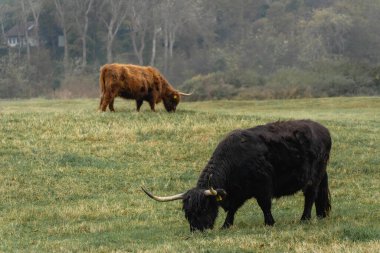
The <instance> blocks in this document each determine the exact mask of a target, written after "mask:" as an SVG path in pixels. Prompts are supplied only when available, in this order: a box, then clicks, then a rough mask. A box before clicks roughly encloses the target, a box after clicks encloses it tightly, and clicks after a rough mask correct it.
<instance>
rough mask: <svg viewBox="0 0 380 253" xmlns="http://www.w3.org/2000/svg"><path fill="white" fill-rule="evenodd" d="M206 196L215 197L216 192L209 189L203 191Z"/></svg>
mask: <svg viewBox="0 0 380 253" xmlns="http://www.w3.org/2000/svg"><path fill="white" fill-rule="evenodd" d="M203 193H204V194H205V195H206V196H216V195H218V192H217V191H215V190H214V188H212V187H211V188H210V189H209V190H205V191H204V192H203Z"/></svg>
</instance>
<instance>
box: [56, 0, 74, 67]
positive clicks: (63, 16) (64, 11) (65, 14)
mask: <svg viewBox="0 0 380 253" xmlns="http://www.w3.org/2000/svg"><path fill="white" fill-rule="evenodd" d="M54 3H55V7H56V9H57V16H58V20H59V24H60V27H61V29H62V32H63V43H64V46H63V47H64V49H63V50H64V53H63V66H64V70H65V73H67V71H68V67H69V47H68V39H67V36H68V32H69V30H70V29H71V24H70V22H69V15H70V11H71V10H70V7H71V4H72V0H54Z"/></svg>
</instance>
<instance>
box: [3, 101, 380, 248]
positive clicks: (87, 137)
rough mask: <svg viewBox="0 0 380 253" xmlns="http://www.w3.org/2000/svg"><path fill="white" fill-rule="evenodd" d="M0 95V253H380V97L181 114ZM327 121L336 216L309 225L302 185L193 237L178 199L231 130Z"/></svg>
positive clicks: (188, 107) (205, 108)
mask: <svg viewBox="0 0 380 253" xmlns="http://www.w3.org/2000/svg"><path fill="white" fill-rule="evenodd" d="M97 106H98V100H91V99H88V100H43V99H36V100H12V101H7V100H0V169H1V173H0V252H18V251H25V252H82V251H86V252H129V251H131V252H142V251H143V252H380V171H379V170H380V154H379V152H380V98H379V97H366V98H326V99H300V100H272V101H211V102H196V103H181V104H180V105H179V107H178V110H177V112H176V113H175V114H168V113H166V112H165V111H164V110H163V106H162V105H158V108H159V111H158V112H157V113H152V112H150V111H149V110H148V108H149V106H148V105H147V104H144V105H143V107H142V112H140V113H137V112H135V105H134V103H133V102H131V101H128V102H126V101H123V100H117V101H116V102H115V108H116V113H110V112H107V113H99V112H97V110H96V109H97ZM303 118H308V119H313V120H317V121H319V122H321V123H322V124H324V125H325V126H327V127H328V128H329V129H330V132H331V134H332V138H333V149H332V154H331V159H330V164H329V166H328V171H329V173H330V191H331V194H332V213H331V216H330V217H329V218H327V219H325V220H321V221H320V220H317V219H316V218H315V212H314V210H313V218H312V220H311V221H310V223H306V224H304V223H300V222H299V219H300V216H301V213H302V208H303V196H302V194H301V193H298V194H296V195H295V196H292V197H286V198H282V199H278V200H276V201H274V204H273V216H274V218H275V220H276V224H275V226H274V227H266V226H264V219H263V215H262V213H261V210H260V209H259V207H258V205H257V203H256V201H255V200H250V201H248V202H247V203H246V204H245V205H244V206H243V207H242V208H241V209H240V210H239V211H238V213H237V215H236V220H235V225H234V226H233V227H232V228H231V229H228V230H220V229H219V227H220V226H221V225H222V223H223V221H224V217H225V214H224V212H223V211H222V210H221V211H220V214H219V217H218V219H217V224H216V228H215V229H214V230H212V231H208V232H205V233H194V234H192V233H190V232H189V227H188V224H187V222H186V220H185V218H184V215H183V213H182V210H181V207H182V206H181V203H180V201H178V202H169V203H158V202H155V201H153V200H151V199H149V198H148V197H146V196H145V195H144V193H143V192H142V191H141V190H140V186H142V185H145V186H147V187H148V188H149V189H150V190H152V191H153V192H154V193H156V194H158V195H168V194H174V193H179V192H183V191H185V190H187V189H189V188H190V187H193V186H195V184H196V180H197V178H198V176H199V174H200V171H201V170H202V169H203V167H204V166H205V164H206V163H207V161H208V159H209V157H210V156H211V153H212V152H213V150H214V149H215V147H216V145H217V143H218V142H219V141H220V140H221V139H222V138H223V137H224V136H225V135H226V134H227V133H228V132H229V131H231V130H233V129H236V128H247V127H252V126H255V125H258V124H263V123H266V122H270V121H276V120H284V119H303Z"/></svg>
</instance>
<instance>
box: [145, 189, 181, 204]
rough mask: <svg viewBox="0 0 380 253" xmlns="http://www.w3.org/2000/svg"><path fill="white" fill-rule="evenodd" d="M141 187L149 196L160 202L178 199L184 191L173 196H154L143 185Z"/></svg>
mask: <svg viewBox="0 0 380 253" xmlns="http://www.w3.org/2000/svg"><path fill="white" fill-rule="evenodd" d="M141 189H142V190H143V191H144V192H145V193H146V195H148V196H149V197H150V198H152V199H154V200H157V201H160V202H166V201H173V200H178V199H183V198H184V196H185V193H180V194H176V195H173V196H167V197H158V196H154V195H153V194H152V193H150V192H148V191H147V190H146V189H145V188H144V187H141Z"/></svg>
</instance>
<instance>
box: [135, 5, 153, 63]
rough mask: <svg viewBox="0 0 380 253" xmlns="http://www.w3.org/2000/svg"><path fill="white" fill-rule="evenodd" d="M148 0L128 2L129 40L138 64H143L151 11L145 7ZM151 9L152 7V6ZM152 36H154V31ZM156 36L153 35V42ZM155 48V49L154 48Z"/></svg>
mask: <svg viewBox="0 0 380 253" xmlns="http://www.w3.org/2000/svg"><path fill="white" fill-rule="evenodd" d="M148 3H149V0H148V1H146V0H133V1H131V4H130V8H131V11H130V13H131V14H130V15H129V20H130V23H131V32H130V34H131V40H132V46H133V52H134V54H135V55H136V57H137V60H138V62H139V64H140V65H144V59H143V53H144V48H145V36H146V33H147V30H148V22H149V17H150V15H149V14H151V13H149V9H148V8H146V6H147V5H148ZM152 9H153V8H152ZM153 36H156V34H155V31H154V32H153ZM155 40H156V38H155V37H154V43H155ZM154 50H155V49H154Z"/></svg>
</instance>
